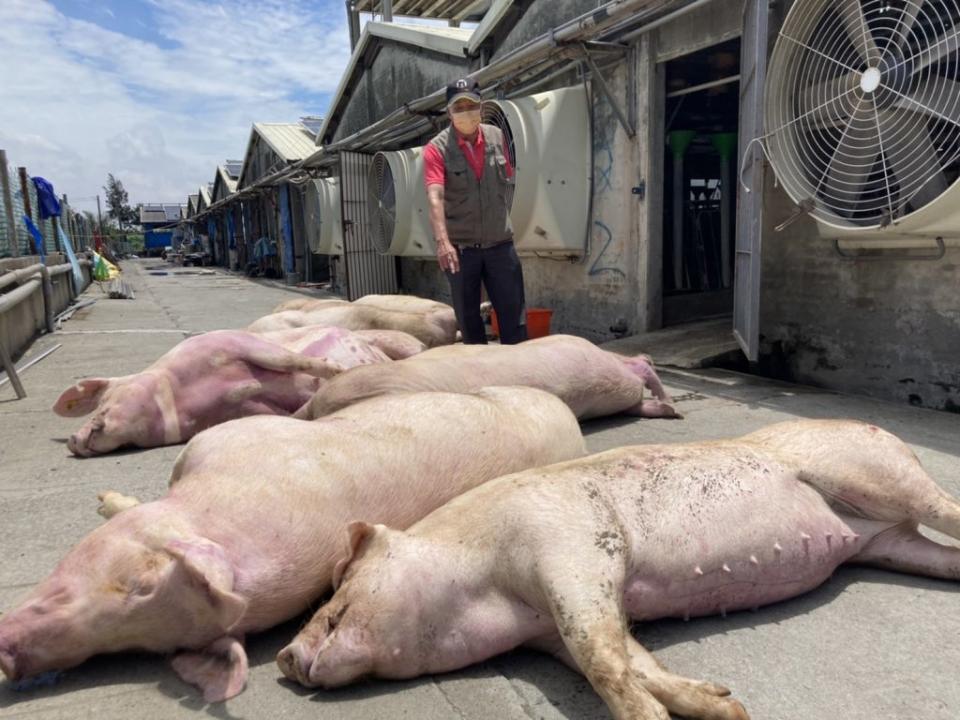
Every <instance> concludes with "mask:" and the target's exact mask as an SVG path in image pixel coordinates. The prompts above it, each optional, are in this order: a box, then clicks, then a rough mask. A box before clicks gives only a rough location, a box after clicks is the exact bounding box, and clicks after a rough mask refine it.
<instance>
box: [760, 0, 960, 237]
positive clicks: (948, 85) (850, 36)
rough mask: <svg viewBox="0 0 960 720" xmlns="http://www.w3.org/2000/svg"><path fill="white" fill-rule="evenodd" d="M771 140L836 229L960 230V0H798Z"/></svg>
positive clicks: (806, 201) (823, 225)
mask: <svg viewBox="0 0 960 720" xmlns="http://www.w3.org/2000/svg"><path fill="white" fill-rule="evenodd" d="M765 103H766V106H765V116H766V117H765V120H766V128H767V130H766V137H765V143H766V146H767V150H768V152H769V156H770V160H771V162H772V164H773V167H774V170H775V171H776V174H777V177H778V178H779V180H780V182H781V183H782V185H783V187H784V189H785V190H786V192H787V193H788V194H789V195H790V197H791V198H792V199H793V200H794V202H796V203H797V204H798V205H800V206H801V207H805V208H806V209H808V210H809V212H810V213H811V215H812V216H813V217H814V218H815V219H816V220H817V223H818V226H819V228H820V231H821V233H822V234H823V235H824V236H826V237H832V238H841V239H844V238H848V239H863V238H870V239H873V238H876V239H885V238H897V237H903V236H917V237H922V236H928V237H935V236H945V237H946V236H952V237H958V236H960V184H958V183H957V182H956V180H957V177H958V173H960V2H958V0H796V2H795V3H794V4H793V7H792V8H791V9H790V12H789V14H788V15H787V17H786V19H785V21H784V24H783V28H782V29H781V31H780V36H779V37H778V39H777V42H776V46H775V48H774V52H773V56H772V57H771V60H770V65H769V67H768V72H767V86H766V95H765Z"/></svg>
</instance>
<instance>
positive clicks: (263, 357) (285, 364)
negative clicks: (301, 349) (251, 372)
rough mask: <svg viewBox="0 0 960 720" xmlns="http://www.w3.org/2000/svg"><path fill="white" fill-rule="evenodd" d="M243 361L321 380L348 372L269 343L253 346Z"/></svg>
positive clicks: (259, 343)
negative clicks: (299, 373)
mask: <svg viewBox="0 0 960 720" xmlns="http://www.w3.org/2000/svg"><path fill="white" fill-rule="evenodd" d="M241 359H242V360H246V361H247V362H249V363H250V364H251V365H256V366H258V367H262V368H264V369H266V370H273V371H275V372H282V373H289V372H302V373H306V374H308V375H313V376H315V377H321V378H330V377H333V376H334V375H337V374H339V373H341V372H343V371H344V370H346V368H345V367H344V366H343V365H341V364H340V363H336V362H333V361H332V360H327V359H325V358H321V357H307V356H305V355H300V354H298V353H295V352H291V351H290V350H287V349H286V348H284V347H281V346H279V345H274V344H273V343H268V342H257V343H255V344H252V345H251V346H250V347H249V348H247V350H246V353H244V355H243V356H242V357H241Z"/></svg>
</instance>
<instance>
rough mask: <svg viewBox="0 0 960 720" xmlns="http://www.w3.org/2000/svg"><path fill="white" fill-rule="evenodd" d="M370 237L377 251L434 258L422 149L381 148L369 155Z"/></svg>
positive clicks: (435, 252) (434, 247)
mask: <svg viewBox="0 0 960 720" xmlns="http://www.w3.org/2000/svg"><path fill="white" fill-rule="evenodd" d="M367 211H368V214H369V218H370V237H371V240H372V242H373V246H374V247H375V248H376V249H377V250H378V251H379V252H381V253H384V254H389V255H401V256H404V257H436V254H437V249H436V248H437V246H436V243H435V242H434V240H433V231H432V230H431V228H430V211H429V205H428V203H427V191H426V188H425V186H424V184H423V149H422V148H412V149H410V150H399V151H383V152H378V153H377V154H376V155H374V156H373V163H372V164H371V166H370V175H369V177H368V182H367Z"/></svg>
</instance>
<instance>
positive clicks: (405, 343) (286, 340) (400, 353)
mask: <svg viewBox="0 0 960 720" xmlns="http://www.w3.org/2000/svg"><path fill="white" fill-rule="evenodd" d="M338 330H339V331H342V332H340V333H338V332H337V331H338ZM257 334H258V335H259V336H260V337H262V338H264V339H265V340H269V341H271V342H275V343H277V344H279V345H282V346H283V347H285V348H286V349H287V350H292V351H293V352H296V353H303V352H304V351H310V350H311V348H313V347H319V346H315V343H316V342H317V340H318V339H324V338H327V337H338V336H342V337H343V338H350V337H351V336H353V337H356V338H360V339H361V340H363V341H364V342H365V343H367V344H368V345H371V346H373V347H375V348H376V349H377V350H379V351H380V352H382V353H383V354H384V355H386V356H387V357H388V358H389V359H390V360H404V359H406V358H408V357H412V356H414V355H419V354H420V353H422V352H423V351H424V350H426V349H427V346H426V345H424V344H423V343H422V342H420V341H419V340H417V339H416V338H415V337H414V336H413V335H408V334H407V333H405V332H400V331H399V330H343V329H342V328H331V327H325V326H323V325H306V326H304V327H300V328H292V329H289V330H274V331H272V332H265V333H257ZM328 343H329V341H328ZM344 347H345V348H346V352H350V354H351V356H359V357H360V358H367V356H366V354H365V353H363V351H362V348H360V346H359V345H352V346H351V345H344V344H343V343H342V342H341V343H337V344H336V345H335V346H333V347H332V353H333V354H334V355H335V357H332V358H330V359H338V360H339V362H340V364H341V365H344V366H345V367H356V365H357V363H356V362H354V363H352V364H351V363H349V362H348V361H347V358H348V357H350V356H346V355H345V353H344V351H343V348H344ZM350 347H357V352H356V353H354V352H352V351H351V350H350ZM341 356H343V357H341ZM367 359H369V358H367ZM373 362H380V360H379V359H378V360H374V361H373ZM360 364H361V365H369V364H372V363H371V362H361V363H360Z"/></svg>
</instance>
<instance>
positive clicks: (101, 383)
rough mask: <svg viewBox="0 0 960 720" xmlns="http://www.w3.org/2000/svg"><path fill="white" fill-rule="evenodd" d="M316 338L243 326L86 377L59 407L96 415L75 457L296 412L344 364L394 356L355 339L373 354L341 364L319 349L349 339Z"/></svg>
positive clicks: (75, 441) (77, 441) (72, 442)
mask: <svg viewBox="0 0 960 720" xmlns="http://www.w3.org/2000/svg"><path fill="white" fill-rule="evenodd" d="M325 332H326V333H327V334H331V332H332V333H333V334H336V333H337V332H343V333H345V332H346V331H340V330H338V329H330V330H326V331H325ZM347 334H348V333H347ZM314 340H315V339H313V338H311V337H309V336H307V337H298V341H299V342H304V343H306V345H307V346H308V347H306V348H305V349H303V351H302V352H295V351H292V350H288V349H287V348H285V347H283V346H282V345H280V344H278V343H276V342H271V341H270V340H269V339H267V338H263V337H260V336H258V335H254V334H252V333H247V332H244V331H215V332H210V333H204V334H203V335H198V336H195V337H191V338H187V339H186V340H184V341H183V342H181V343H180V344H178V345H177V346H176V347H174V348H173V349H172V350H170V351H169V352H168V353H166V354H165V355H164V356H163V357H161V358H160V359H159V360H157V362H155V363H154V364H153V365H151V366H150V367H149V368H147V369H146V370H144V371H143V372H140V373H136V374H134V375H126V376H123V377H115V378H87V379H84V380H81V381H80V382H79V383H77V384H76V385H74V386H73V387H71V388H68V389H67V390H65V391H64V392H63V394H62V395H61V396H60V397H59V399H58V400H57V401H56V403H55V404H54V406H53V410H54V412H56V413H57V414H58V415H62V416H64V417H82V416H84V415H88V414H90V413H93V415H92V417H91V418H90V419H89V420H88V421H87V422H86V423H85V424H84V425H83V426H82V427H81V428H80V429H79V430H78V431H77V432H75V433H74V434H73V435H72V436H71V437H70V438H69V440H68V443H67V445H68V447H69V448H70V451H71V452H73V453H74V454H75V455H79V456H84V457H89V456H91V455H96V454H100V453H107V452H110V451H112V450H115V449H117V448H120V447H124V446H136V447H156V446H159V445H172V444H176V443H181V442H184V441H186V440H188V439H189V438H191V437H192V436H193V435H195V434H197V433H198V432H200V431H201V430H204V429H206V428H208V427H210V426H212V425H216V424H218V423H221V422H224V421H226V420H232V419H235V418H238V417H243V416H246V415H258V414H284V415H285V414H290V413H292V412H293V411H294V410H296V409H297V408H298V407H300V406H301V405H302V404H303V402H305V401H306V400H307V399H309V398H310V396H311V395H312V394H313V393H314V392H316V390H317V389H318V388H319V386H320V383H321V382H322V380H323V379H325V378H329V377H332V376H333V375H334V374H336V373H338V372H340V371H341V370H342V369H344V367H346V366H348V365H350V364H362V363H363V362H375V361H381V360H383V361H385V360H387V356H386V355H385V354H384V353H382V352H380V351H379V350H377V349H376V348H374V347H371V346H369V345H367V344H366V343H365V342H364V341H363V340H362V339H357V338H354V339H351V340H350V343H351V345H362V346H363V347H364V348H365V350H366V351H367V355H369V356H370V357H366V356H361V355H359V354H356V353H354V354H352V355H351V354H350V353H349V352H342V353H340V356H341V357H340V359H341V360H343V361H344V362H345V363H347V364H346V365H345V364H341V363H338V362H334V361H331V360H328V359H327V358H326V357H325V356H320V353H325V354H327V355H329V354H335V353H336V352H337V348H338V346H339V345H343V344H344V342H345V341H344V339H343V338H339V337H333V338H327V339H326V340H317V341H314ZM311 343H312V344H311ZM338 344H339V345H338ZM341 349H343V348H341Z"/></svg>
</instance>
